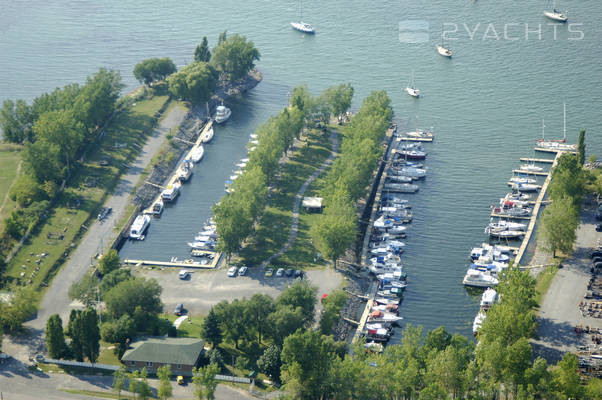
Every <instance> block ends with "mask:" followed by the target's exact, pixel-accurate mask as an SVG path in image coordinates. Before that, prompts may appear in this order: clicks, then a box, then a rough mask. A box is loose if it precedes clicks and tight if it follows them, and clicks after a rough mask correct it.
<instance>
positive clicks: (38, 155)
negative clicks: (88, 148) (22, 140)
mask: <svg viewBox="0 0 602 400" xmlns="http://www.w3.org/2000/svg"><path fill="white" fill-rule="evenodd" d="M60 153H61V149H60V147H59V146H58V145H57V144H54V143H50V142H47V141H44V140H38V141H36V142H34V143H31V144H28V145H27V146H26V147H25V151H23V152H22V156H23V163H24V165H25V168H26V169H27V170H28V172H30V173H31V174H32V175H33V176H34V177H35V178H36V181H38V182H40V183H41V182H46V181H55V182H58V181H60V180H61V179H62V178H63V177H64V176H65V168H64V166H63V165H62V163H61V160H60V157H61V154H60Z"/></svg>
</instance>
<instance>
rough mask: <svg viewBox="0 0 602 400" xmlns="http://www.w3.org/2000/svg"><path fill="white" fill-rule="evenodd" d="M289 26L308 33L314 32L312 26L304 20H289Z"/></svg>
mask: <svg viewBox="0 0 602 400" xmlns="http://www.w3.org/2000/svg"><path fill="white" fill-rule="evenodd" d="M291 26H292V27H293V29H296V30H298V31H299V32H303V33H310V34H313V33H316V30H315V29H314V27H313V26H311V25H310V24H308V23H305V22H291Z"/></svg>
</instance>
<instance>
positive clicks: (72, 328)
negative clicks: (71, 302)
mask: <svg viewBox="0 0 602 400" xmlns="http://www.w3.org/2000/svg"><path fill="white" fill-rule="evenodd" d="M81 314H82V311H81V310H71V313H70V314H69V323H68V324H67V335H69V337H70V338H71V343H70V346H69V347H70V349H71V354H72V355H73V357H74V358H75V360H76V361H80V362H81V361H84V342H83V341H84V333H83V325H82V323H81Z"/></svg>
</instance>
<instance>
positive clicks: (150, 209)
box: [142, 120, 213, 214]
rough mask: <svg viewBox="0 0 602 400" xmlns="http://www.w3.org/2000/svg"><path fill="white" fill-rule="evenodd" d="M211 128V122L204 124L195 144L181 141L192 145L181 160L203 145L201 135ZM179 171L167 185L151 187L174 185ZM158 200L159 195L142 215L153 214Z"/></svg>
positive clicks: (162, 187) (178, 169) (175, 172)
mask: <svg viewBox="0 0 602 400" xmlns="http://www.w3.org/2000/svg"><path fill="white" fill-rule="evenodd" d="M212 127H213V120H210V121H209V122H208V123H206V124H205V126H204V127H203V129H202V130H201V132H200V134H199V137H198V138H197V140H196V142H194V143H192V142H187V141H185V140H182V141H183V142H185V143H190V144H193V146H192V147H191V148H190V150H188V152H187V153H186V154H185V155H184V158H183V159H187V158H189V157H190V155H191V154H192V152H193V151H195V150H196V149H197V148H198V147H200V146H202V145H203V142H202V140H203V135H204V134H205V132H207V131H208V130H209V129H211V128H212ZM179 171H180V167H178V168H176V170H175V171H174V173H173V175H172V176H171V177H170V178H169V179H168V181H167V183H166V184H165V185H164V186H160V185H156V184H153V186H156V187H159V188H161V189H165V188H167V187H169V186H171V185H173V184H175V183H176V181H177V180H178V179H179V178H178V172H179ZM145 183H147V184H148V183H149V182H145ZM160 200H161V193H159V194H158V195H157V198H156V199H155V200H154V201H153V202H152V203H151V205H150V206H149V207H148V208H147V209H145V210H144V211H142V213H143V214H153V208H154V207H155V204H157V203H158V202H159V201H160Z"/></svg>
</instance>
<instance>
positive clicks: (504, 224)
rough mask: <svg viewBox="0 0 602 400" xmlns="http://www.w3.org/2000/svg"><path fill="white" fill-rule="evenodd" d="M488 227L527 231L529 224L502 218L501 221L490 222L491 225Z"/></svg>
mask: <svg viewBox="0 0 602 400" xmlns="http://www.w3.org/2000/svg"><path fill="white" fill-rule="evenodd" d="M487 228H488V229H491V230H514V231H526V230H527V224H522V223H519V222H511V221H508V220H505V219H502V220H499V221H495V222H490V223H489V225H487ZM485 233H487V232H485Z"/></svg>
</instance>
